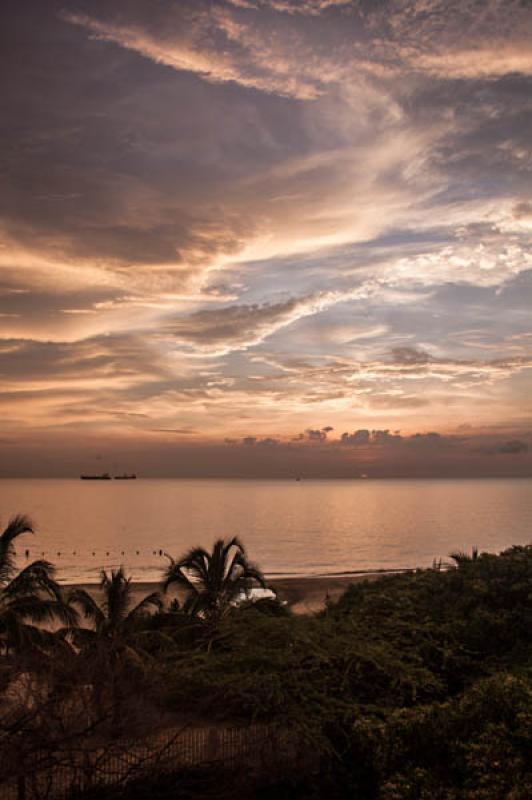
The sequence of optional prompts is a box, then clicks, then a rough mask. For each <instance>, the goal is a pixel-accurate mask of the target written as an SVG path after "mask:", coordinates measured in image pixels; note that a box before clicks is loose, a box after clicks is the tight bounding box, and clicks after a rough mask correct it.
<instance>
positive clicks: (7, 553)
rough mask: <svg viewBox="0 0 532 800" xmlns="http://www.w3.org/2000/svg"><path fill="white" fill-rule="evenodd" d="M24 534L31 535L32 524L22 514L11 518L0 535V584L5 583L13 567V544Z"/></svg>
mask: <svg viewBox="0 0 532 800" xmlns="http://www.w3.org/2000/svg"><path fill="white" fill-rule="evenodd" d="M24 533H33V523H32V522H31V520H30V519H29V517H27V516H25V515H24V514H16V515H15V516H14V517H11V519H10V520H9V522H8V523H7V527H6V528H5V530H4V531H3V533H2V534H1V535H0V582H5V581H7V580H8V579H9V578H10V576H11V575H12V574H13V570H14V567H15V562H14V559H15V548H14V542H15V539H17V538H18V537H19V536H22V534H24Z"/></svg>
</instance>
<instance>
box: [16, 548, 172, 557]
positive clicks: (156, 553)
mask: <svg viewBox="0 0 532 800" xmlns="http://www.w3.org/2000/svg"><path fill="white" fill-rule="evenodd" d="M91 552H92V555H93V556H96V555H102V553H99V552H98V551H97V550H92V551H91ZM24 555H25V556H26V558H29V557H30V555H31V552H30V550H25V551H24ZM36 555H40V556H41V557H44V556H55V557H56V558H61V556H67V555H71V553H70V552H65V551H62V550H58V551H57V552H56V553H52V552H51V551H49V550H43V551H42V552H41V553H38V554H36ZM72 555H73V556H76V555H78V552H77V550H72ZM87 555H88V554H87ZM105 555H106V556H110V555H118V553H116V554H115V553H111V551H110V550H106V551H105ZM120 555H122V556H125V555H126V551H125V550H121V551H120ZM135 555H136V556H140V555H141V551H140V550H135ZM143 555H144V554H143ZM151 555H152V556H164V555H165V552H164V550H152V552H151Z"/></svg>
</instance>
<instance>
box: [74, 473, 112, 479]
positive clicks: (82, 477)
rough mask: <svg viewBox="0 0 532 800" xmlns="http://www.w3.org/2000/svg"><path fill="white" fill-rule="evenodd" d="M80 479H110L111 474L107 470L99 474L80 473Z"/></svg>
mask: <svg viewBox="0 0 532 800" xmlns="http://www.w3.org/2000/svg"><path fill="white" fill-rule="evenodd" d="M79 477H80V479H81V480H82V481H110V480H111V476H110V475H109V473H108V472H102V474H101V475H80V476H79Z"/></svg>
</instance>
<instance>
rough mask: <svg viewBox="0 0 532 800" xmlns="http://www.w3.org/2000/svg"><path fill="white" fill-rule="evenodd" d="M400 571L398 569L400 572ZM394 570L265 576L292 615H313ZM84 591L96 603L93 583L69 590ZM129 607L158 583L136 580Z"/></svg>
mask: <svg viewBox="0 0 532 800" xmlns="http://www.w3.org/2000/svg"><path fill="white" fill-rule="evenodd" d="M399 571H400V570H399ZM396 573H397V570H381V571H379V570H376V571H373V572H363V573H354V574H349V575H347V574H346V575H306V576H296V577H282V578H278V577H272V578H268V577H266V580H267V584H268V586H269V587H271V588H272V589H274V590H275V591H276V593H277V597H278V598H279V600H281V601H284V602H286V604H287V606H288V607H289V608H290V609H291V610H292V612H293V613H294V614H313V613H316V612H318V611H321V610H322V609H323V608H325V603H326V600H327V599H330V600H337V599H338V598H339V597H340V596H341V595H342V594H343V592H345V590H346V589H347V587H348V586H349V585H350V584H351V583H359V582H360V581H374V580H378V579H379V578H383V577H385V576H386V575H394V574H396ZM74 586H75V588H80V589H85V590H86V591H88V592H89V593H90V594H91V595H93V596H94V597H95V598H96V599H97V600H99V599H100V598H101V590H100V589H99V587H98V584H95V583H80V584H72V588H74ZM132 587H133V592H132V606H133V605H135V604H136V603H139V602H140V601H141V600H142V598H143V597H146V595H148V594H150V593H151V592H155V591H157V590H158V589H160V584H157V583H154V582H148V581H139V582H138V583H137V582H134V583H133V584H132ZM176 596H177V597H178V599H182V593H181V592H179V591H177V592H176V591H175V590H171V591H170V593H169V597H170V598H172V597H176Z"/></svg>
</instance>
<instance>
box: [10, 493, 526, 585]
mask: <svg viewBox="0 0 532 800" xmlns="http://www.w3.org/2000/svg"><path fill="white" fill-rule="evenodd" d="M15 513H25V514H28V515H30V516H31V518H32V519H33V520H34V523H35V528H36V534H35V535H34V536H32V535H28V536H25V537H23V538H22V539H20V540H19V542H20V544H19V548H18V549H19V552H18V560H19V563H20V564H21V565H23V564H24V563H25V562H26V560H27V558H31V559H33V558H37V557H42V556H43V555H44V557H45V558H48V559H49V560H50V561H53V562H54V563H55V564H56V565H57V568H58V577H59V580H60V581H62V582H73V581H85V582H95V581H97V580H98V575H99V571H100V569H101V568H102V567H105V568H110V567H116V566H119V565H120V564H123V565H124V566H125V567H126V568H127V569H128V571H129V572H130V574H131V575H132V576H133V577H134V578H135V579H137V580H158V579H159V578H160V575H161V570H162V569H163V568H164V566H165V564H166V563H167V561H166V559H165V557H164V555H161V551H162V552H168V553H170V554H171V555H173V556H174V557H177V556H179V555H180V554H181V553H182V552H183V551H184V550H186V549H187V548H189V547H191V546H193V545H197V544H200V545H203V546H206V547H210V545H211V544H212V542H213V541H214V540H215V539H216V538H218V537H228V536H238V537H240V538H241V540H242V541H243V543H244V545H245V546H246V548H247V550H248V554H249V556H250V558H251V559H252V560H253V561H255V562H256V563H258V565H259V566H260V567H261V568H262V569H263V570H264V571H265V572H266V573H267V574H268V575H270V576H274V575H278V576H279V575H313V574H319V575H323V574H335V573H340V574H341V573H346V572H352V571H353V572H354V571H358V570H369V569H387V568H405V567H424V566H430V565H431V564H432V562H433V559H435V558H436V559H439V558H443V559H445V558H446V557H447V556H448V554H449V553H450V552H451V551H452V550H456V549H461V550H471V548H472V547H473V546H476V547H479V548H480V549H481V550H488V551H490V552H498V551H500V550H502V549H504V548H506V547H509V546H511V545H512V544H528V543H530V542H532V480H530V479H500V480H499V479H492V480H381V481H379V480H323V481H319V480H312V481H310V480H309V481H301V482H296V481H286V480H260V481H259V480H257V481H254V480H249V481H247V480H172V479H168V480H143V479H139V480H136V481H94V482H93V481H80V480H55V479H54V480H52V479H50V480H0V515H1V519H0V524H1V523H5V522H7V519H8V518H9V517H10V516H11V515H13V514H15ZM26 549H28V550H29V554H28V556H26V553H25V550H26Z"/></svg>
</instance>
